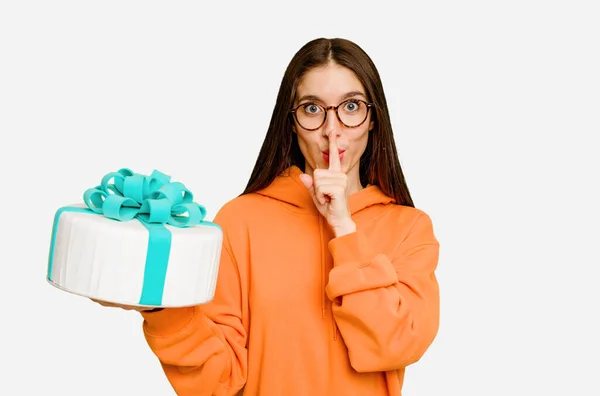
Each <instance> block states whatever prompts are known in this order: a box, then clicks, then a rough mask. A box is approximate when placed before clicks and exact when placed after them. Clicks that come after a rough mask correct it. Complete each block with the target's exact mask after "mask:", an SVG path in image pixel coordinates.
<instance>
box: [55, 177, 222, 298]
mask: <svg viewBox="0 0 600 396" xmlns="http://www.w3.org/2000/svg"><path fill="white" fill-rule="evenodd" d="M111 180H114V183H113V184H110V183H109V181H111ZM205 213H206V211H205V209H204V208H203V207H202V206H201V205H199V204H197V203H194V202H193V196H192V194H191V192H190V191H189V190H187V189H186V188H185V186H183V184H181V183H171V182H170V177H169V176H167V175H164V174H162V173H160V172H158V171H154V172H153V173H152V175H151V176H144V175H139V174H135V173H133V172H132V171H130V170H129V169H127V168H124V169H121V170H119V171H118V172H113V173H109V174H107V175H106V176H105V177H104V178H103V179H102V182H101V184H100V185H99V186H98V187H95V188H92V189H89V190H88V191H86V192H85V194H84V203H83V204H75V205H69V206H64V207H61V208H60V209H58V210H57V212H56V214H55V217H54V224H53V227H52V236H51V242H50V253H49V260H48V273H47V279H48V281H49V282H50V284H52V285H53V286H55V287H57V288H59V289H61V290H64V291H67V292H70V293H73V294H77V295H80V296H85V297H89V298H92V299H96V300H102V301H107V302H111V303H117V304H126V305H133V306H147V307H183V306H191V305H197V304H202V303H206V302H208V301H210V300H212V298H213V296H214V290H215V286H216V279H217V273H218V268H219V261H220V256H221V246H222V239H223V234H222V231H221V228H220V227H219V226H218V225H217V224H215V223H212V222H208V221H204V215H205Z"/></svg>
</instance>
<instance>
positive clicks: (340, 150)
mask: <svg viewBox="0 0 600 396" xmlns="http://www.w3.org/2000/svg"><path fill="white" fill-rule="evenodd" d="M344 151H346V150H342V149H338V154H342V153H343V152H344ZM323 154H325V155H329V149H327V150H325V151H323Z"/></svg>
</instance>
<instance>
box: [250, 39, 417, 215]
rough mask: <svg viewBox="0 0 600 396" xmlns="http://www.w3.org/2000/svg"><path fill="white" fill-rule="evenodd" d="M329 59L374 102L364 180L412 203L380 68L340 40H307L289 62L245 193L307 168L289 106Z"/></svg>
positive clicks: (400, 200)
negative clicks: (293, 170) (290, 170)
mask: <svg viewBox="0 0 600 396" xmlns="http://www.w3.org/2000/svg"><path fill="white" fill-rule="evenodd" d="M330 62H334V63H337V64H339V65H341V66H344V67H347V68H348V69H350V70H352V71H353V72H354V73H355V74H356V77H357V78H358V79H359V80H360V82H361V83H362V85H363V87H364V88H365V90H366V94H367V99H368V100H369V101H370V102H372V103H373V104H374V107H373V112H372V113H371V119H372V120H373V121H375V126H374V128H373V130H372V131H371V132H369V139H368V143H367V147H366V149H365V152H364V153H363V155H362V157H361V159H360V181H361V184H362V185H367V184H372V185H376V186H379V188H381V191H382V192H383V193H384V194H386V195H387V196H389V197H391V198H394V199H395V201H396V203H397V204H399V205H405V206H413V207H414V203H413V201H412V198H411V196H410V192H409V190H408V186H407V185H406V181H405V178H404V174H403V172H402V168H401V166H400V161H399V159H398V153H397V150H396V144H395V142H394V134H393V131H392V125H391V122H390V117H389V112H388V108H387V101H386V99H385V94H384V92H383V85H382V83H381V78H380V77H379V72H378V71H377V68H376V67H375V64H374V63H373V61H372V60H371V58H370V57H369V56H368V55H367V54H366V53H365V52H364V51H363V49H362V48H360V47H359V46H358V45H357V44H355V43H353V42H352V41H349V40H346V39H341V38H334V39H326V38H319V39H315V40H312V41H309V42H308V43H306V44H305V45H304V46H303V47H302V48H300V50H299V51H298V52H297V53H296V54H295V55H294V57H293V58H292V60H291V61H290V64H289V65H288V67H287V69H286V71H285V74H284V76H283V80H282V81H281V86H280V88H279V93H278V94H277V100H276V103H275V108H274V109H273V114H272V116H271V122H270V123H269V128H268V129H267V134H266V136H265V139H264V141H263V145H262V147H261V149H260V152H259V154H258V158H257V160H256V164H255V165H254V169H253V171H252V174H251V176H250V180H249V181H248V184H247V185H246V189H245V190H244V192H243V193H242V195H243V194H249V193H252V192H255V191H259V190H261V189H263V188H265V187H267V186H268V185H269V184H270V183H271V182H272V181H273V180H274V179H275V178H276V177H277V176H279V175H280V174H281V173H282V172H283V171H284V170H285V169H287V168H288V167H290V166H291V165H296V166H298V167H299V168H300V169H304V166H305V161H304V156H303V155H302V152H301V151H300V147H299V146H298V139H297V137H296V134H295V133H293V131H292V122H293V119H292V117H291V116H290V109H291V108H292V106H293V103H294V100H295V97H296V88H297V86H298V83H299V81H300V79H301V78H302V76H303V75H304V74H305V73H306V72H307V71H309V70H311V69H312V68H315V67H319V66H325V65H327V64H328V63H330Z"/></svg>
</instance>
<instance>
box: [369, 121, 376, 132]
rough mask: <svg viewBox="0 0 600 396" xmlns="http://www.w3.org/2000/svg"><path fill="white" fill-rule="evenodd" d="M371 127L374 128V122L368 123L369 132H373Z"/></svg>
mask: <svg viewBox="0 0 600 396" xmlns="http://www.w3.org/2000/svg"><path fill="white" fill-rule="evenodd" d="M373 127H375V121H371V122H369V132H371V131H372V130H373Z"/></svg>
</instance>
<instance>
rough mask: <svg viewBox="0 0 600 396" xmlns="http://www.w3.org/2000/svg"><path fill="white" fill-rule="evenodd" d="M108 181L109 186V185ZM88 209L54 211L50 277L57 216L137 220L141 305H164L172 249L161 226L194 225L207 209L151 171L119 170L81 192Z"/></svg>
mask: <svg viewBox="0 0 600 396" xmlns="http://www.w3.org/2000/svg"><path fill="white" fill-rule="evenodd" d="M111 181H112V183H111ZM83 200H84V203H85V204H86V206H87V207H88V208H89V209H86V208H76V207H64V208H61V209H59V211H58V212H57V213H56V216H55V221H54V227H53V235H52V242H51V251H50V262H49V268H48V279H50V280H51V276H52V258H53V254H54V252H53V250H54V240H55V234H56V229H57V227H58V218H59V216H60V214H61V213H62V212H64V211H75V212H88V213H90V211H91V212H92V213H95V214H99V215H102V216H105V217H107V218H110V219H112V220H116V221H131V220H134V219H135V220H138V221H140V222H141V223H142V224H143V225H144V226H145V227H146V228H147V229H148V232H149V237H148V248H147V252H146V263H145V269H144V281H143V286H142V294H141V296H140V301H139V303H140V304H141V305H151V306H158V305H161V303H162V297H163V290H164V285H165V279H166V272H167V267H168V263H169V254H170V250H171V232H170V231H169V229H168V228H167V227H165V225H167V224H168V225H170V226H173V227H178V228H183V227H193V226H196V225H199V224H206V225H216V224H214V223H211V222H206V221H204V217H205V216H206V209H205V208H204V206H202V205H200V204H198V203H196V202H194V196H193V194H192V192H191V191H190V190H188V189H187V188H186V187H185V186H184V185H183V184H182V183H180V182H172V181H171V177H170V176H168V175H166V174H164V173H162V172H159V171H157V170H154V171H153V172H152V174H151V175H150V176H146V175H142V174H138V173H134V172H132V171H131V170H130V169H127V168H123V169H120V170H119V171H117V172H111V173H108V174H106V175H105V176H104V177H103V178H102V181H101V182H100V185H98V186H96V187H93V188H90V189H88V190H86V191H85V192H84V194H83Z"/></svg>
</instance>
